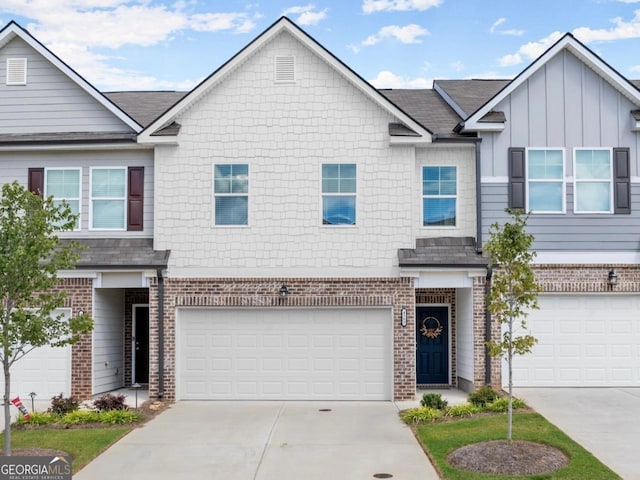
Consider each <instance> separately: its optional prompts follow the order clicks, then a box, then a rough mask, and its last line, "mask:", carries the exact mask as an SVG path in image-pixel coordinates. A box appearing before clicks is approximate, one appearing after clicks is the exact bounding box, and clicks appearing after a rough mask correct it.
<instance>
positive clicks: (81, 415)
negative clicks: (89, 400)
mask: <svg viewBox="0 0 640 480" xmlns="http://www.w3.org/2000/svg"><path fill="white" fill-rule="evenodd" d="M97 421H98V413H97V412H91V411H88V410H76V411H75V412H69V413H67V414H66V415H64V416H63V417H62V418H61V419H60V423H62V424H63V425H82V424H85V423H93V422H97Z"/></svg>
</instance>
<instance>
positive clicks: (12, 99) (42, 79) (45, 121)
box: [0, 38, 131, 133]
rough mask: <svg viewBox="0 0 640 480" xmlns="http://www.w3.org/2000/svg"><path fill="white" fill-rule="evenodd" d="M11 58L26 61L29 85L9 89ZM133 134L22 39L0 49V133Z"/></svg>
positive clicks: (10, 86) (17, 39) (13, 86)
mask: <svg viewBox="0 0 640 480" xmlns="http://www.w3.org/2000/svg"><path fill="white" fill-rule="evenodd" d="M8 57H20V58H27V85H6V60H7V58H8ZM115 131H119V132H122V131H131V129H130V128H129V127H128V126H126V125H125V124H124V123H123V122H122V121H121V120H119V119H118V118H116V117H115V116H114V115H113V113H111V112H110V111H109V110H107V109H106V108H105V107H104V106H102V105H101V104H100V103H98V102H97V101H96V100H95V99H94V98H93V97H92V96H91V95H89V94H88V93H87V92H86V91H84V90H83V89H82V88H80V87H79V86H78V85H77V84H76V83H74V82H73V81H72V80H71V79H69V77H67V76H66V75H65V74H63V73H62V72H61V71H60V70H58V69H57V68H56V67H55V66H53V65H52V64H51V63H50V62H49V61H48V60H46V59H45V58H44V57H42V56H41V55H40V54H39V53H38V52H36V51H35V50H34V49H32V48H31V47H30V46H29V45H28V44H27V43H26V42H24V41H23V40H22V39H20V38H15V39H14V40H12V41H11V42H9V43H8V44H7V45H5V46H4V47H3V48H2V49H0V133H49V132H115Z"/></svg>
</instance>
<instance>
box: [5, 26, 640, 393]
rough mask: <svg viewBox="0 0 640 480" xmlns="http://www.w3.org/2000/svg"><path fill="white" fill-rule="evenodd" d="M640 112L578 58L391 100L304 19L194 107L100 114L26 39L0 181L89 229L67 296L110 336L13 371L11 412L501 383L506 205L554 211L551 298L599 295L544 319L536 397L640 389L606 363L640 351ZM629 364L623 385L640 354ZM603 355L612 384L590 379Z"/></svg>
mask: <svg viewBox="0 0 640 480" xmlns="http://www.w3.org/2000/svg"><path fill="white" fill-rule="evenodd" d="M540 76H542V78H540ZM574 80H575V81H577V82H578V83H577V85H579V86H580V88H578V86H577V85H576V86H574V85H570V84H569V82H570V81H574ZM583 89H584V94H583ZM594 92H595V93H597V95H596V96H595V97H594V98H591V95H592V94H593V93H594ZM559 95H560V100H558V96H559ZM572 101H576V102H578V104H574V103H572ZM580 102H582V103H580ZM593 102H595V103H593ZM560 105H562V108H560ZM639 108H640V92H639V91H638V90H637V89H636V88H635V87H634V86H633V85H632V84H630V83H629V82H628V81H627V80H625V79H624V78H622V77H621V76H620V75H619V74H617V73H616V72H615V71H613V70H612V69H611V68H610V67H608V66H607V65H606V64H605V63H604V62H602V60H600V59H599V58H598V57H597V56H596V55H595V54H593V52H591V51H589V50H588V49H586V48H585V47H584V46H583V45H581V44H580V43H579V42H577V41H576V40H575V39H573V37H565V38H563V39H562V40H561V41H560V42H559V43H558V44H556V45H555V46H554V47H553V48H552V49H551V50H549V51H548V52H547V53H546V54H545V55H543V56H542V57H541V58H540V59H538V60H537V61H536V62H534V64H532V66H531V67H529V68H528V69H527V70H525V71H524V72H523V73H522V74H521V75H520V76H518V77H517V78H516V79H514V80H513V81H472V80H469V81H438V82H436V84H435V88H434V89H422V90H376V89H375V88H374V87H372V86H371V85H370V84H368V83H367V82H366V81H365V80H363V79H362V78H361V77H360V76H358V75H357V74H356V73H355V72H353V71H352V70H351V69H350V68H349V67H347V66H346V65H344V64H343V63H342V62H341V61H340V60H339V59H337V58H336V57H335V56H333V55H332V54H331V53H330V52H328V51H327V50H326V49H324V48H323V47H322V46H321V45H320V44H318V43H317V42H316V41H315V40H314V39H312V38H311V37H309V36H308V35H307V34H306V33H305V32H304V31H302V30H301V29H300V28H299V27H297V26H296V25H295V24H293V23H292V22H291V21H290V20H288V19H287V18H284V17H283V18H281V19H279V20H278V21H276V22H275V23H274V24H273V25H271V26H270V27H269V28H268V29H267V30H265V31H264V32H263V33H262V34H261V35H259V36H258V37H257V38H256V39H255V40H253V41H252V42H251V43H250V44H249V45H247V46H246V47H245V48H244V49H243V50H242V51H240V52H239V53H238V54H237V55H235V56H234V57H233V58H231V59H230V60H229V61H228V62H227V63H225V64H224V65H222V66H221V67H220V68H219V69H218V70H216V71H215V72H214V73H213V74H211V75H210V76H209V77H208V78H206V79H205V80H204V81H203V82H202V83H200V84H199V85H198V86H196V87H195V88H194V89H193V90H192V91H190V92H188V93H186V92H184V93H183V92H112V93H100V92H98V91H97V90H96V89H95V88H94V87H93V86H91V85H90V84H89V83H88V82H86V81H85V80H84V79H83V78H82V77H80V76H79V75H78V74H77V73H76V72H74V71H73V70H72V69H71V68H70V67H69V66H68V65H66V64H65V63H63V62H62V61H61V60H60V59H59V58H57V57H56V56H55V55H53V54H52V53H51V52H50V51H49V50H47V48H46V47H44V46H43V45H42V44H40V43H39V42H38V41H37V40H36V39H35V38H33V37H32V36H31V35H30V34H29V33H28V32H27V31H26V30H24V29H22V28H21V27H20V26H19V25H17V24H15V23H13V22H12V23H10V24H9V25H7V26H6V27H5V28H4V29H3V30H2V31H0V181H2V182H3V183H4V182H9V181H12V180H14V179H17V180H18V181H20V182H21V183H23V184H24V185H25V186H29V188H30V189H31V190H32V191H34V192H38V193H41V194H44V195H53V196H54V198H55V199H56V200H66V201H67V202H69V203H70V204H71V205H72V208H74V209H76V211H77V212H78V213H79V214H80V221H79V224H78V227H77V229H76V231H74V232H69V233H67V234H65V237H68V238H74V239H77V240H79V241H81V242H82V243H85V244H86V245H87V249H85V250H84V251H83V252H82V256H81V260H80V262H79V264H78V266H77V268H76V269H75V270H73V271H69V272H61V275H60V276H61V277H62V283H61V286H60V288H64V289H66V290H67V291H68V293H69V298H68V302H67V304H66V305H65V309H66V310H65V311H66V312H68V313H69V314H73V313H74V312H77V311H79V310H83V311H85V312H90V313H91V314H92V317H93V318H94V321H95V328H94V331H93V332H92V333H91V334H90V335H87V336H86V337H84V338H83V340H82V341H81V342H80V343H79V344H77V345H74V346H73V347H70V348H67V349H57V350H55V351H54V350H52V349H46V348H43V349H39V350H37V351H34V352H32V354H30V355H29V356H28V357H26V358H25V360H24V361H23V362H22V364H19V365H16V370H15V372H14V375H13V377H12V378H13V380H14V381H15V385H14V386H13V391H14V392H16V393H17V394H20V395H26V394H28V393H29V392H30V391H34V392H36V393H37V394H38V396H39V397H40V398H46V396H48V395H53V394H57V393H60V392H63V393H65V394H69V393H71V394H74V395H77V396H80V397H86V396H89V395H92V394H97V393H101V392H104V391H108V390H111V389H115V388H119V387H122V386H125V385H131V384H132V383H136V382H137V383H144V384H147V383H148V385H149V391H150V394H151V395H152V396H161V397H164V398H168V399H324V400H392V399H409V398H414V396H415V394H416V390H417V388H419V387H420V386H454V387H459V388H463V389H465V390H472V389H473V388H475V387H478V386H480V385H483V384H486V383H490V384H494V385H499V384H500V382H501V365H500V361H498V360H495V359H494V360H488V359H487V354H486V349H485V342H486V340H487V339H491V338H494V339H495V338H497V337H498V336H499V334H500V328H499V326H498V325H496V324H495V322H492V321H491V317H490V315H489V314H488V313H487V309H486V308H485V296H486V293H487V289H488V288H490V276H491V269H490V268H488V260H487V258H486V257H485V256H483V255H482V254H481V246H482V243H483V241H484V240H486V236H487V231H488V226H489V224H490V223H492V222H494V221H496V220H501V219H504V218H506V217H505V214H504V209H505V208H506V207H507V206H509V201H511V206H514V207H519V208H527V209H529V210H532V211H533V213H532V215H531V218H530V224H531V230H532V232H533V233H534V234H535V235H536V239H537V240H536V249H538V250H539V252H540V254H539V257H538V260H539V264H537V265H536V269H537V272H538V274H539V276H540V278H541V280H542V282H543V284H544V285H545V289H546V292H554V293H568V292H573V293H578V295H570V296H569V295H565V296H561V295H556V294H553V295H551V294H547V293H546V292H545V295H543V296H541V304H542V307H543V308H542V309H541V310H540V312H536V313H535V314H534V315H533V316H532V318H531V321H530V322H531V324H532V326H533V328H534V333H536V335H537V336H539V337H540V340H541V341H540V345H539V346H538V347H536V348H537V352H536V355H535V356H532V357H531V358H530V359H527V360H524V361H523V363H521V364H520V366H519V373H517V376H519V378H520V379H521V380H519V381H521V383H522V384H531V385H536V384H537V385H539V384H549V385H555V384H558V385H561V384H565V383H566V384H575V383H571V382H574V380H573V378H574V377H576V375H577V377H576V378H578V379H579V381H583V379H584V382H583V383H584V384H590V385H591V384H597V385H607V384H632V383H633V382H635V381H636V379H637V376H638V373H637V372H638V370H637V368H636V369H635V370H633V372H628V371H626V372H625V371H624V370H622V369H620V368H618V367H617V366H616V365H614V363H613V362H614V361H617V359H619V358H618V357H620V356H621V353H620V352H621V351H622V350H621V349H620V348H618V347H619V345H618V347H615V346H611V345H609V343H607V342H609V341H611V342H614V341H616V342H617V341H619V335H618V331H619V330H622V329H624V328H627V327H629V328H633V332H635V335H636V337H633V336H632V335H631V334H630V333H625V334H624V335H622V337H624V336H626V338H628V339H634V338H635V339H637V337H638V336H640V334H639V333H638V329H637V327H636V326H635V325H634V324H633V322H630V321H628V320H629V317H630V316H631V313H629V311H628V310H629V309H630V307H632V306H633V304H634V302H635V297H636V296H637V292H638V291H639V290H640V288H639V286H638V283H637V273H635V272H636V270H635V266H634V265H635V262H637V258H636V256H637V250H638V247H637V245H634V241H633V238H634V234H635V232H634V230H633V228H635V227H633V223H632V220H633V218H634V217H633V216H634V211H635V210H634V208H633V199H634V198H635V197H634V188H635V187H634V181H635V178H637V177H635V178H634V177H632V175H637V173H633V172H637V153H636V143H635V142H636V141H637V139H636V135H637V134H636V132H635V130H636V123H635V117H634V113H632V111H636V110H637V109H639ZM635 115H636V116H638V117H639V118H640V114H637V113H635ZM613 119H616V122H614V123H615V125H612V120H613ZM576 125H577V126H578V127H579V128H578V127H576ZM572 132H574V133H576V132H579V135H578V136H576V135H577V133H576V135H574V133H572ZM595 134H597V135H598V137H597V138H592V135H595ZM605 147H606V149H605ZM625 154H626V155H627V156H626V157H625ZM605 157H606V158H605ZM574 158H575V159H574ZM621 158H622V160H620V159H621ZM625 158H626V165H627V167H628V168H627V171H626V172H624V171H623V169H622V167H624V165H625ZM518 162H519V163H518ZM558 162H560V163H558ZM607 162H609V163H607ZM574 164H575V165H577V166H578V168H577V169H574V167H573V165H574ZM614 164H615V165H616V166H615V168H614ZM607 165H609V167H607ZM620 165H622V167H621V166H620ZM607 168H609V170H608V171H609V176H608V177H606V178H604V177H602V175H604V173H603V172H605V173H606V171H607ZM629 168H630V170H629ZM574 170H575V171H577V172H579V173H578V176H577V178H575V177H576V175H575V174H574V173H573V172H574ZM558 172H560V173H559V174H558ZM625 173H626V180H625V177H624V174H625ZM536 175H537V176H536ZM554 175H555V176H554ZM599 175H600V176H599ZM625 185H626V186H627V189H629V187H630V186H631V187H632V188H631V189H630V190H628V194H627V196H626V199H627V201H628V203H629V208H628V209H627V211H626V212H625V211H623V210H619V209H618V205H621V200H624V186H625ZM558 191H560V192H561V195H560V197H559V199H558V196H557V192H558ZM603 191H608V192H609V193H610V195H611V198H610V202H609V203H608V204H607V203H606V202H605V203H602V202H597V201H596V200H595V195H596V193H598V192H603ZM614 191H616V192H618V193H616V194H615V195H614V193H613V192H614ZM509 192H511V194H510V193H509ZM575 192H577V193H576V194H574V193H575ZM554 195H555V197H554ZM636 196H637V195H636ZM614 197H615V198H614ZM576 199H577V200H579V201H580V202H581V203H580V204H579V205H577V207H576V205H574V202H575V201H576ZM518 201H519V202H521V203H520V204H518V203H516V202H518ZM558 204H560V205H561V209H560V210H558V211H555V210H551V211H550V210H549V208H558ZM478 205H480V206H481V208H477V206H478ZM594 208H600V209H601V210H598V211H597V212H594V211H593V209H594ZM605 210H606V211H605ZM609 225H610V226H612V227H618V229H620V227H625V230H624V231H615V232H614V231H612V229H608V230H610V231H607V228H606V227H607V226H609ZM603 231H604V232H603ZM627 232H628V233H627ZM603 233H604V234H603ZM616 239H619V240H618V241H617V242H615V243H616V245H615V246H611V247H609V243H608V242H613V241H614V240H616ZM635 243H637V241H636V242H635ZM576 245H580V247H579V248H577V247H576ZM579 252H582V254H580V253H579ZM611 269H615V271H616V274H617V278H618V284H617V285H615V286H611V285H610V284H609V282H608V280H607V275H608V272H609V270H611ZM596 291H598V292H600V291H601V294H599V295H591V296H586V295H584V294H585V293H587V292H596ZM620 291H626V292H635V295H611V294H609V293H610V292H615V293H618V292H620ZM581 294H582V295H581ZM576 305H577V307H579V308H577V307H576ZM612 308H616V309H619V310H620V311H619V313H618V314H617V315H616V316H615V318H614V319H612V320H615V321H611V320H609V318H608V317H607V316H606V313H610V310H611V309H612ZM580 309H582V311H583V312H584V311H585V310H590V311H597V312H599V315H598V318H593V316H592V315H586V316H585V315H582V316H580V313H579V312H580V311H581V310H580ZM549 312H553V313H552V314H551V313H549ZM557 312H559V313H557ZM610 316H611V315H609V317H610ZM567 318H569V321H567ZM630 326H631V327H630ZM556 329H559V332H560V333H558V332H556ZM576 329H584V335H582V336H580V335H576V334H572V333H571V332H576ZM599 329H600V330H599ZM602 329H604V330H602ZM610 329H614V330H613V331H612V330H610ZM550 330H551V334H549V331H550ZM579 331H582V330H579ZM625 332H626V330H625ZM592 334H593V335H592ZM545 335H546V336H545ZM563 335H564V336H563ZM558 338H562V340H561V343H560V344H557V339H558ZM592 338H595V339H596V340H597V341H595V343H594V341H593V340H592ZM576 339H578V340H576ZM633 341H635V340H633ZM571 342H573V343H571ZM579 342H582V343H583V344H584V345H579V344H578V343H579ZM611 342H610V343H611ZM636 343H637V342H636ZM567 345H568V346H569V347H570V348H569V349H565V346H567ZM612 345H616V344H612ZM625 345H627V346H628V349H629V350H631V352H630V353H629V355H628V356H627V358H626V359H625V360H624V363H625V365H628V361H629V359H631V358H633V356H635V357H637V356H638V351H637V347H635V348H634V347H633V346H632V344H631V343H627V344H625ZM594 348H599V349H600V351H603V352H604V353H602V354H600V353H598V352H595V353H594ZM608 348H612V349H613V352H614V353H613V355H612V354H611V353H610V351H608V350H607V349H608ZM576 349H578V350H579V351H582V350H584V351H585V353H584V354H583V355H582V356H581V357H580V358H579V359H578V360H577V363H571V362H572V361H573V360H572V355H574V354H575V351H576ZM581 349H582V350H581ZM603 349H604V350H603ZM550 351H551V352H552V353H549V352H550ZM572 352H573V353H572ZM598 355H599V356H598ZM589 356H594V357H595V356H597V357H598V358H599V359H600V360H599V363H600V368H601V369H605V370H607V371H609V370H610V371H611V375H609V376H604V377H601V379H600V380H597V381H593V382H589V381H587V380H588V379H589V378H592V377H590V376H589V375H591V376H593V373H592V372H591V370H588V369H589V368H590V367H588V366H587V365H588V364H587V363H585V361H586V360H585V359H586V358H587V357H589ZM527 362H528V363H527ZM536 362H541V363H536ZM563 362H564V363H563ZM549 369H551V370H552V371H553V372H554V373H553V374H549V373H548V372H549ZM576 369H578V370H579V371H580V372H584V374H583V373H579V374H578V373H575V370H576ZM568 371H569V372H573V373H572V374H575V375H574V377H571V378H572V380H571V381H570V382H568V383H567V382H565V383H563V381H562V379H563V378H566V375H568V374H567V372H568ZM544 375H547V378H545V377H544ZM617 375H624V379H623V380H619V379H618V380H616V378H618V377H616V376H617ZM536 379H538V380H536ZM625 382H626V383H625Z"/></svg>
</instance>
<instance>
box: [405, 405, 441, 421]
mask: <svg viewBox="0 0 640 480" xmlns="http://www.w3.org/2000/svg"><path fill="white" fill-rule="evenodd" d="M443 415H444V414H443V413H442V410H437V409H435V408H429V407H416V408H410V409H408V410H405V411H404V412H402V415H401V416H402V419H403V420H404V421H405V422H407V423H426V422H433V421H435V420H438V419H439V418H442V417H443Z"/></svg>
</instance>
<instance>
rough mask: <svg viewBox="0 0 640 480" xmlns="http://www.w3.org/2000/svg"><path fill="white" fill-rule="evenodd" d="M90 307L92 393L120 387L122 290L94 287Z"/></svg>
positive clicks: (122, 338)
mask: <svg viewBox="0 0 640 480" xmlns="http://www.w3.org/2000/svg"><path fill="white" fill-rule="evenodd" d="M93 298H94V306H93V393H94V394H97V393H103V392H107V391H109V390H114V389H116V388H120V387H122V386H124V324H123V322H124V290H123V289H107V288H96V289H95V290H94V297H93Z"/></svg>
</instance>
